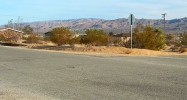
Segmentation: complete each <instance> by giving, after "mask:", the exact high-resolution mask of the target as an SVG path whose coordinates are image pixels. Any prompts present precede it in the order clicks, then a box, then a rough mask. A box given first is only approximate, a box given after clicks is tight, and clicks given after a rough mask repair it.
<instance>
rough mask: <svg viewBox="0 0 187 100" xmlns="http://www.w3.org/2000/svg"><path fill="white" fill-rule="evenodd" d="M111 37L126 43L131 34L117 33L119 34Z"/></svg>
mask: <svg viewBox="0 0 187 100" xmlns="http://www.w3.org/2000/svg"><path fill="white" fill-rule="evenodd" d="M112 37H113V38H116V39H120V40H121V41H122V42H124V43H126V42H128V41H129V40H130V38H131V34H130V33H119V34H114V35H113V36H112Z"/></svg>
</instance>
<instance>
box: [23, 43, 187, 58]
mask: <svg viewBox="0 0 187 100" xmlns="http://www.w3.org/2000/svg"><path fill="white" fill-rule="evenodd" d="M24 48H28V49H35V50H44V51H56V52H57V51H58V52H66V53H79V54H91V55H93V54H104V55H107V54H110V55H134V56H159V55H160V56H168V55H187V49H186V51H185V52H183V53H181V52H180V51H179V50H175V51H172V49H171V46H166V47H165V49H164V50H159V51H154V50H148V49H137V48H132V49H130V48H125V47H118V46H87V45H74V46H70V45H64V46H55V44H53V43H48V44H45V45H41V44H40V45H38V44H27V46H25V47H24Z"/></svg>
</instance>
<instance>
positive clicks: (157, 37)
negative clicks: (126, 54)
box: [133, 26, 165, 50]
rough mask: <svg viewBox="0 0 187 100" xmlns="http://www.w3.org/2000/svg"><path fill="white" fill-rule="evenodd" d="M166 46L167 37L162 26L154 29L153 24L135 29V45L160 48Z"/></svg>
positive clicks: (145, 47) (152, 48)
mask: <svg viewBox="0 0 187 100" xmlns="http://www.w3.org/2000/svg"><path fill="white" fill-rule="evenodd" d="M164 46H165V37H164V35H163V33H162V31H161V29H160V28H156V29H153V27H151V26H145V27H139V26H137V27H136V28H135V29H134V34H133V47H136V48H142V49H150V50H160V49H163V48H164Z"/></svg>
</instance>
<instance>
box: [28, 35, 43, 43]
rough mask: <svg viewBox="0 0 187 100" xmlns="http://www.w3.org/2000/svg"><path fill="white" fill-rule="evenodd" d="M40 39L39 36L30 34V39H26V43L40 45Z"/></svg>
mask: <svg viewBox="0 0 187 100" xmlns="http://www.w3.org/2000/svg"><path fill="white" fill-rule="evenodd" d="M39 40H40V37H39V35H38V34H30V35H29V37H28V38H26V43H30V44H32V43H39Z"/></svg>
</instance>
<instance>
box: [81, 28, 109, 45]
mask: <svg viewBox="0 0 187 100" xmlns="http://www.w3.org/2000/svg"><path fill="white" fill-rule="evenodd" d="M85 33H86V36H85V37H84V38H83V39H82V42H83V43H84V44H91V45H92V46H106V45H107V44H108V35H107V34H106V33H105V32H104V31H103V30H100V29H88V30H86V32H85Z"/></svg>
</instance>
